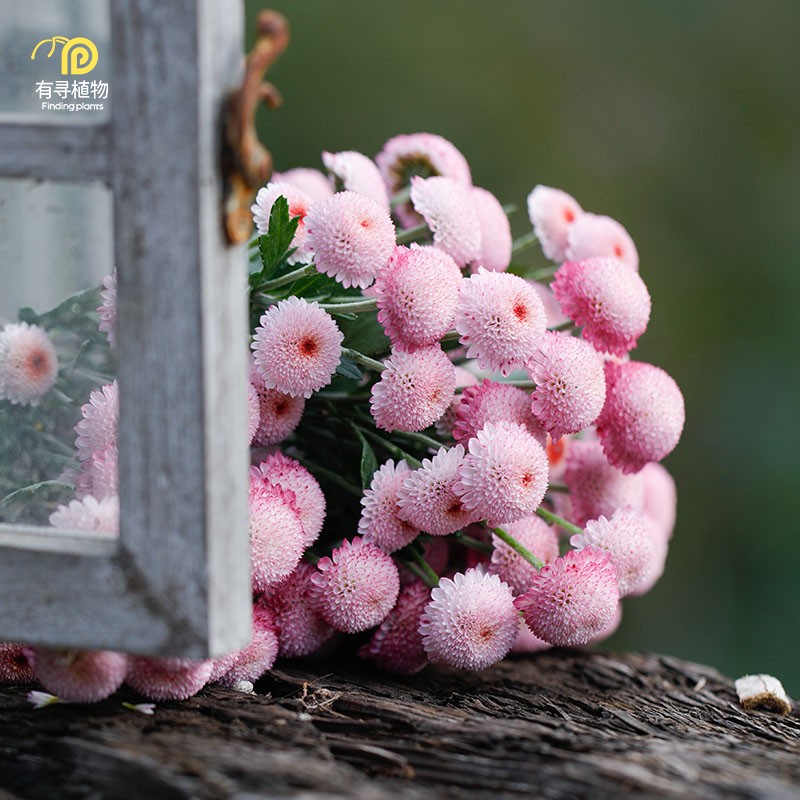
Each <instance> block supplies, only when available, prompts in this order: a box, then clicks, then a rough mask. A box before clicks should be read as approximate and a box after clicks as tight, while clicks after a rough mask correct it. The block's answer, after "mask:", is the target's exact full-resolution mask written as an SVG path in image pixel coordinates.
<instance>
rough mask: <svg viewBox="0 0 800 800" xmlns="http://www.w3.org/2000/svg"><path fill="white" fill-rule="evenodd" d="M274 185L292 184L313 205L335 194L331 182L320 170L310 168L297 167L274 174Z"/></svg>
mask: <svg viewBox="0 0 800 800" xmlns="http://www.w3.org/2000/svg"><path fill="white" fill-rule="evenodd" d="M272 182H273V183H290V184H291V185H292V186H296V187H297V188H298V189H300V190H301V191H302V192H305V194H306V195H307V196H308V198H309V199H310V201H311V202H312V203H316V202H317V200H323V199H324V198H326V197H330V196H331V195H332V194H333V186H331V182H330V180H328V178H327V177H326V176H325V175H323V174H322V172H320V171H319V170H318V169H311V168H310V167H295V168H294V169H287V170H286V172H273V173H272Z"/></svg>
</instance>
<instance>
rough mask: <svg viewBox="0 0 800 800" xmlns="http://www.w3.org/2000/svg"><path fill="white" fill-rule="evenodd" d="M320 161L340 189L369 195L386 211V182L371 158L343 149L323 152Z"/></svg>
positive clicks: (387, 204)
mask: <svg viewBox="0 0 800 800" xmlns="http://www.w3.org/2000/svg"><path fill="white" fill-rule="evenodd" d="M322 163H323V164H325V168H326V169H327V170H328V172H330V173H331V175H333V177H334V179H335V181H336V183H337V184H338V185H340V187H341V188H342V189H346V190H347V191H349V192H358V193H359V194H363V195H366V196H367V197H371V198H372V199H373V200H374V201H375V202H376V203H378V205H380V206H381V207H382V208H385V209H386V210H387V211H388V209H389V195H388V193H387V192H386V184H385V183H384V182H383V176H382V175H381V173H380V170H379V169H378V167H377V166H376V165H375V162H374V161H373V160H372V159H371V158H367V156H365V155H363V154H362V153H356V152H355V151H353V150H344V151H342V152H341V153H327V152H325V153H323V154H322Z"/></svg>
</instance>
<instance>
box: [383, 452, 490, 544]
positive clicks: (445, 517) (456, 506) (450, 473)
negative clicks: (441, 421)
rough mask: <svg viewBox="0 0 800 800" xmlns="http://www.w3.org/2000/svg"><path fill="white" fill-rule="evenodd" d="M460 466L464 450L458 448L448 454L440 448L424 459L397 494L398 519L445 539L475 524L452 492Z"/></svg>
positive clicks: (471, 515)
mask: <svg viewBox="0 0 800 800" xmlns="http://www.w3.org/2000/svg"><path fill="white" fill-rule="evenodd" d="M463 462H464V447H463V446H462V445H460V444H458V445H456V446H455V447H451V448H450V449H449V450H448V449H447V448H446V447H442V448H440V450H439V452H438V453H437V454H436V455H435V456H434V457H433V458H432V459H431V458H426V459H424V460H423V462H422V466H421V467H419V468H418V469H415V470H413V471H412V472H411V473H409V474H408V476H407V477H406V478H405V480H404V481H403V485H402V486H401V487H400V488H399V489H398V491H397V504H398V506H399V507H400V511H399V515H400V517H402V518H403V519H405V520H407V521H408V522H410V523H411V524H412V525H413V526H414V527H415V528H418V529H419V530H422V531H425V533H430V534H431V535H432V536H446V535H447V534H449V533H455V532H456V531H457V530H460V529H461V528H463V527H464V526H466V525H469V524H470V523H471V522H477V521H478V519H480V517H478V516H476V514H475V512H474V511H468V510H467V509H466V508H464V505H463V504H462V501H461V498H460V497H459V496H458V495H457V494H456V493H455V491H454V490H453V486H454V484H455V483H456V481H457V480H458V479H459V472H458V470H459V467H460V466H461V465H462V463H463Z"/></svg>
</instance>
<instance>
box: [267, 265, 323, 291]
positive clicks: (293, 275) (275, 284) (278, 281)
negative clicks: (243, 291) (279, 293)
mask: <svg viewBox="0 0 800 800" xmlns="http://www.w3.org/2000/svg"><path fill="white" fill-rule="evenodd" d="M316 274H317V268H316V267H315V266H314V265H313V264H306V265H305V266H302V267H300V268H299V269H296V270H294V271H293V272H287V273H286V275H281V277H280V278H274V279H273V280H271V281H265V282H264V283H262V284H260V285H259V287H258V288H259V289H260V290H261V291H269V290H270V289H278V288H279V287H281V286H286V285H287V284H289V283H294V282H295V281H299V280H300V278H305V277H307V276H309V275H316Z"/></svg>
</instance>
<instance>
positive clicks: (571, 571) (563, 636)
mask: <svg viewBox="0 0 800 800" xmlns="http://www.w3.org/2000/svg"><path fill="white" fill-rule="evenodd" d="M618 604H619V583H618V582H617V574H616V569H615V568H614V565H613V564H612V563H611V557H610V556H609V555H608V553H604V552H602V551H600V550H596V549H595V548H593V547H584V548H583V550H570V551H569V552H568V553H566V554H565V555H563V556H560V557H559V558H557V559H556V560H555V561H554V562H553V563H552V564H548V565H547V566H546V567H543V568H542V569H541V570H540V571H539V572H538V573H537V574H536V576H535V577H534V579H533V583H532V584H531V587H530V588H529V589H528V591H527V592H525V594H523V595H521V596H520V597H518V598H517V599H516V600H515V601H514V605H515V606H516V607H517V608H518V609H519V610H520V611H521V612H522V614H523V617H524V618H525V622H526V624H527V625H528V627H529V628H530V629H531V631H533V633H534V634H535V635H536V636H538V637H539V638H540V639H544V641H546V642H550V644H554V645H556V646H557V647H579V646H581V645H585V644H587V643H588V642H590V641H591V640H592V639H593V638H594V637H596V636H597V635H598V634H600V632H601V631H603V630H604V629H605V628H606V627H607V626H608V625H609V624H610V623H611V621H612V619H613V618H614V615H615V614H616V612H617V606H618Z"/></svg>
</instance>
